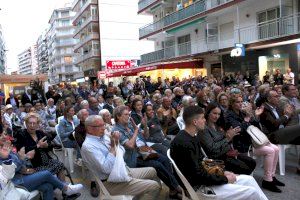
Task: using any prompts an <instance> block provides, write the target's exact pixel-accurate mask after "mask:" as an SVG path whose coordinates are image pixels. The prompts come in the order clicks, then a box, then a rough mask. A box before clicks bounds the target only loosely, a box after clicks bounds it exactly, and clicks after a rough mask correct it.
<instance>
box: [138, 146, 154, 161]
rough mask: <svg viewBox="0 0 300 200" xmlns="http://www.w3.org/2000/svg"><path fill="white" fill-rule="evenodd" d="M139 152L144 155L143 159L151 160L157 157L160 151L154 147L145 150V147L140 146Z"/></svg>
mask: <svg viewBox="0 0 300 200" xmlns="http://www.w3.org/2000/svg"><path fill="white" fill-rule="evenodd" d="M139 153H140V155H141V156H142V158H143V160H151V159H155V158H158V157H159V155H158V153H157V152H156V151H154V150H153V149H151V150H150V151H148V150H147V149H146V150H144V148H143V147H140V148H139Z"/></svg>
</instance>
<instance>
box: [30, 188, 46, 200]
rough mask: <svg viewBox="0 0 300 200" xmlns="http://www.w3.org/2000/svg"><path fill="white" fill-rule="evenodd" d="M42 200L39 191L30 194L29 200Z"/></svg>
mask: <svg viewBox="0 0 300 200" xmlns="http://www.w3.org/2000/svg"><path fill="white" fill-rule="evenodd" d="M39 198H40V199H42V198H43V197H42V196H40V192H39V191H38V190H34V191H32V192H30V196H29V199H30V200H33V199H39Z"/></svg>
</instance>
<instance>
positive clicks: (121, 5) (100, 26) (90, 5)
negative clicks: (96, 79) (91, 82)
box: [73, 0, 154, 77]
mask: <svg viewBox="0 0 300 200" xmlns="http://www.w3.org/2000/svg"><path fill="white" fill-rule="evenodd" d="M137 3H138V0H124V1H119V0H110V1H109V3H107V2H101V1H99V3H98V0H76V1H75V2H74V6H73V11H75V12H76V15H75V17H74V20H73V24H74V25H75V26H76V27H77V30H76V31H75V34H74V37H75V38H78V39H79V40H80V42H79V43H78V44H77V45H76V47H75V51H76V53H77V55H78V60H77V61H78V63H79V64H80V65H81V66H82V67H83V70H84V71H85V75H86V76H88V77H91V76H95V75H96V71H99V70H102V71H103V70H107V69H106V64H107V62H113V61H129V62H131V63H132V67H135V66H137V65H139V61H140V55H141V54H143V53H146V52H149V51H153V50H154V46H153V41H140V40H139V34H138V31H137V30H138V28H139V27H140V26H142V25H143V24H146V23H150V22H151V17H150V16H144V15H138V14H137V6H138V5H137ZM99 19H100V20H99Z"/></svg>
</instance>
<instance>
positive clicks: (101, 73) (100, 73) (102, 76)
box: [98, 71, 106, 79]
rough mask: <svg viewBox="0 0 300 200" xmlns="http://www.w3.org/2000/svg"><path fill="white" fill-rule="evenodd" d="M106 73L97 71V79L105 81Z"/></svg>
mask: <svg viewBox="0 0 300 200" xmlns="http://www.w3.org/2000/svg"><path fill="white" fill-rule="evenodd" d="M105 78H106V71H98V79H105Z"/></svg>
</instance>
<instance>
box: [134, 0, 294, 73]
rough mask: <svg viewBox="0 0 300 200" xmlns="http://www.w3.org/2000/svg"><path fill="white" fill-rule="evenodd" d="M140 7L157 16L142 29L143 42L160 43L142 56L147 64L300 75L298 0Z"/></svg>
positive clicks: (151, 1) (168, 0) (157, 0)
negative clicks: (289, 72)
mask: <svg viewBox="0 0 300 200" xmlns="http://www.w3.org/2000/svg"><path fill="white" fill-rule="evenodd" d="M138 5H139V11H138V13H139V14H141V15H145V14H146V15H151V16H152V17H153V22H152V23H150V24H148V25H146V26H144V27H141V28H140V29H139V38H140V39H141V40H151V41H154V43H155V51H153V52H149V53H146V54H143V55H141V63H142V65H143V66H148V67H151V66H157V67H156V68H158V69H168V68H171V69H174V68H176V69H180V68H186V69H191V71H190V75H199V73H207V74H213V75H215V76H220V75H221V74H222V73H234V72H238V71H241V72H242V73H245V72H246V71H249V72H250V73H251V74H253V75H254V74H259V76H260V77H262V76H263V75H264V74H265V71H267V70H268V71H271V72H272V71H274V70H275V69H277V68H279V69H281V71H282V72H283V73H285V71H286V69H287V68H288V67H291V68H292V71H294V72H295V73H296V74H298V73H299V69H300V66H299V64H298V60H299V58H300V45H299V43H300V40H299V39H298V38H299V33H300V23H299V22H300V21H299V19H300V18H299V11H300V5H299V1H297V0H264V1H261V0H140V1H139V3H138ZM201 70H203V71H201ZM185 71H186V70H185ZM297 78H298V77H297Z"/></svg>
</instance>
